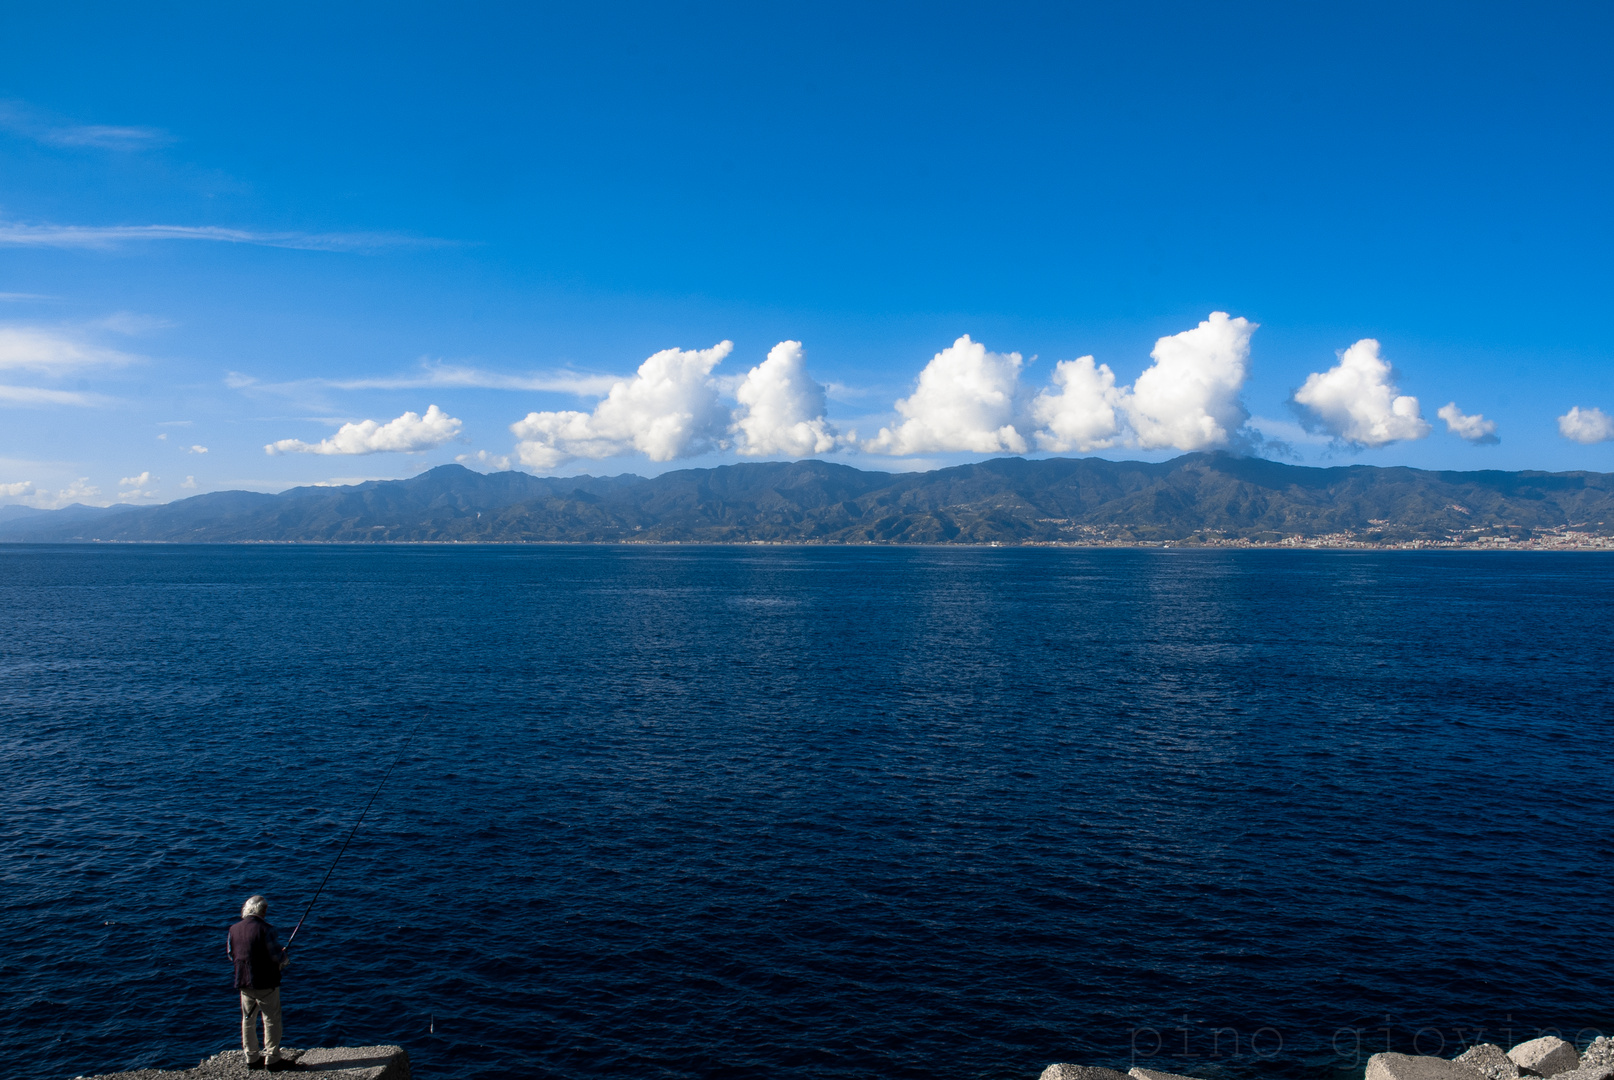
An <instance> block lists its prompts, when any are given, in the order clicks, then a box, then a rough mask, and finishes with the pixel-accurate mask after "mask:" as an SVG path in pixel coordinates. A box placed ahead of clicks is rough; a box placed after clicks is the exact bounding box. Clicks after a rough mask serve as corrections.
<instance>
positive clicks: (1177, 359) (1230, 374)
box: [1121, 311, 1257, 450]
mask: <svg viewBox="0 0 1614 1080" xmlns="http://www.w3.org/2000/svg"><path fill="white" fill-rule="evenodd" d="M1256 326H1257V324H1256V323H1252V322H1250V321H1249V320H1248V319H1243V318H1239V319H1234V318H1229V317H1228V314H1227V313H1226V312H1225V311H1213V312H1211V314H1210V318H1208V319H1206V320H1205V321H1204V322H1202V323H1200V324H1199V325H1198V326H1196V327H1195V328H1194V329H1192V330H1184V331H1183V332H1182V333H1180V334H1173V335H1171V336H1170V337H1163V338H1161V339H1160V340H1158V341H1156V342H1155V345H1154V349H1153V350H1152V351H1151V352H1150V353H1149V355H1150V356H1151V357H1153V358H1154V363H1153V364H1152V365H1151V366H1150V367H1149V368H1148V370H1146V371H1145V372H1144V373H1143V374H1141V375H1139V376H1138V378H1137V381H1136V382H1135V383H1133V385H1132V389H1131V390H1130V391H1128V392H1125V393H1124V395H1123V398H1122V402H1121V407H1122V408H1123V409H1124V410H1125V411H1126V415H1127V419H1128V420H1130V421H1131V423H1132V429H1133V431H1135V432H1136V433H1137V444H1138V445H1139V446H1141V447H1142V448H1144V449H1145V450H1154V449H1160V448H1162V447H1168V446H1170V447H1175V448H1176V449H1178V450H1209V449H1212V448H1214V447H1218V446H1226V445H1227V444H1228V443H1229V442H1230V441H1231V440H1232V438H1233V433H1234V432H1235V431H1237V430H1238V429H1239V428H1240V427H1242V426H1243V425H1244V421H1246V420H1248V419H1249V417H1250V414H1249V412H1248V411H1247V410H1246V409H1245V408H1244V403H1243V402H1242V401H1240V400H1239V391H1240V390H1241V389H1243V387H1244V379H1245V377H1246V376H1247V375H1248V374H1249V360H1250V335H1251V334H1253V333H1255V330H1256Z"/></svg>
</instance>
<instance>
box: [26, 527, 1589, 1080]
mask: <svg viewBox="0 0 1614 1080" xmlns="http://www.w3.org/2000/svg"><path fill="white" fill-rule="evenodd" d="M1611 691H1614V554H1599V553H1554V552H1545V553H1530V552H1514V553H1509V552H1454V551H1448V552H1376V551H1339V552H1327V551H1284V550H1242V551H1226V550H1221V551H1214V550H1180V549H1177V550H1173V549H1149V550H1122V549H1067V550H1050V549H1021V548H954V547H698V546H497V545H494V546H460V545H456V546H447V545H441V546H439V545H422V546H351V547H343V546H312V545H310V546H278V545H276V546H270V545H242V546H184V545H175V546H160V545H142V546H112V545H103V546H70V545H63V546H21V545H10V546H5V547H0V1072H3V1073H4V1075H6V1076H14V1077H19V1078H27V1080H56V1078H62V1080H65V1078H68V1077H73V1076H78V1075H81V1074H92V1073H98V1072H107V1071H113V1070H125V1069H135V1068H146V1067H165V1068H182V1067H188V1066H194V1065H195V1064H196V1063H197V1062H198V1061H199V1060H200V1059H202V1058H203V1057H206V1056H208V1055H210V1054H214V1053H217V1052H219V1051H221V1050H225V1049H230V1048H232V1047H237V1046H238V1045H239V1042H238V1012H237V1004H236V999H235V995H234V992H233V990H232V989H231V986H232V983H231V968H230V965H229V963H228V961H227V959H226V957H225V952H224V942H225V932H226V929H227V928H228V926H229V925H230V923H231V922H232V921H234V919H235V917H236V915H237V913H238V912H239V910H240V907H241V904H242V901H243V900H245V899H246V898H247V897H248V896H249V895H251V894H254V893H261V894H263V895H264V896H266V897H268V900H269V921H270V922H271V923H273V924H275V925H276V926H277V927H278V928H279V933H280V937H281V940H282V941H284V940H286V938H287V936H288V935H289V934H290V933H291V931H292V929H293V927H294V926H296V925H297V924H298V922H299V920H304V921H303V922H302V928H301V930H300V932H299V933H298V935H297V938H296V941H295V943H294V944H293V945H292V948H291V953H292V955H293V957H294V959H293V963H292V965H291V967H290V968H289V969H288V970H287V972H286V982H285V986H284V988H283V991H282V994H283V999H284V1009H285V1029H286V1034H285V1041H286V1043H287V1044H288V1045H289V1046H294V1047H307V1046H323V1045H338V1044H340V1045H369V1044H375V1043H398V1044H401V1045H403V1046H404V1047H406V1048H407V1049H408V1051H409V1055H410V1058H411V1061H412V1063H413V1067H414V1071H415V1075H416V1076H417V1077H419V1078H421V1080H473V1078H475V1080H481V1078H487V1080H493V1078H499V1080H506V1078H510V1077H526V1076H532V1077H592V1076H633V1077H636V1078H668V1080H672V1078H691V1080H693V1078H703V1080H716V1078H762V1077H769V1078H777V1077H782V1076H791V1077H809V1078H811V1077H848V1078H851V1077H858V1078H863V1077H881V1078H914V1080H921V1078H922V1080H934V1078H936V1077H943V1076H945V1077H949V1078H991V1080H1035V1078H1036V1077H1037V1076H1038V1074H1039V1073H1040V1072H1041V1071H1042V1069H1043V1068H1044V1067H1046V1066H1047V1065H1048V1064H1050V1063H1052V1062H1061V1061H1062V1062H1074V1063H1078V1064H1089V1065H1103V1066H1109V1067H1113V1068H1117V1069H1121V1070H1123V1071H1124V1070H1126V1069H1128V1068H1131V1067H1134V1066H1141V1067H1144V1068H1152V1069H1159V1070H1164V1071H1169V1072H1177V1073H1186V1074H1191V1075H1193V1076H1198V1077H1204V1078H1207V1080H1233V1078H1240V1077H1250V1078H1267V1077H1273V1078H1283V1080H1350V1078H1352V1077H1359V1076H1360V1075H1361V1074H1362V1070H1363V1067H1364V1065H1365V1062H1366V1060H1367V1057H1368V1056H1369V1055H1370V1054H1372V1053H1374V1052H1377V1051H1380V1050H1384V1049H1392V1050H1397V1051H1403V1052H1418V1053H1439V1054H1444V1055H1448V1056H1449V1055H1452V1054H1455V1053H1457V1052H1458V1051H1459V1050H1460V1049H1462V1048H1463V1047H1464V1046H1466V1045H1468V1044H1470V1043H1473V1042H1477V1041H1491V1042H1498V1043H1501V1044H1503V1045H1504V1046H1506V1045H1509V1044H1510V1043H1512V1042H1517V1041H1520V1040H1522V1039H1525V1038H1530V1037H1534V1036H1535V1035H1537V1034H1539V1033H1542V1032H1547V1033H1552V1032H1557V1033H1560V1034H1562V1035H1563V1036H1564V1037H1566V1038H1570V1039H1572V1040H1575V1041H1577V1042H1578V1043H1580V1044H1582V1045H1584V1043H1585V1042H1586V1041H1587V1040H1589V1039H1590V1038H1591V1037H1592V1036H1593V1035H1596V1034H1599V1033H1611V1032H1614V886H1611V876H1614V875H1611V869H1614V820H1611V815H1610V807H1611V805H1614V743H1611V735H1614V693H1611ZM372 798H373V800H374V801H373V804H370V803H369V800H371V799H372ZM367 804H369V809H368V813H367V814H364V816H363V818H362V822H361V820H360V818H361V814H363V813H364V811H365V808H366V806H367ZM355 826H357V827H356V828H355ZM349 837H351V843H350V844H349V845H348V846H347V848H346V851H345V854H344V855H342V857H341V859H340V860H339V861H336V862H334V864H333V860H336V858H337V855H338V853H339V852H340V851H341V850H342V848H343V845H344V842H345V841H347V840H348V839H349ZM333 867H334V868H333ZM327 876H328V881H327V882H326V883H325V884H324V889H323V892H319V893H318V898H317V902H313V904H312V908H311V909H310V907H309V905H310V903H311V901H315V896H316V891H317V890H318V889H319V887H320V886H321V883H322V881H325V880H326V879H327ZM305 916H306V919H305V918H304V917H305Z"/></svg>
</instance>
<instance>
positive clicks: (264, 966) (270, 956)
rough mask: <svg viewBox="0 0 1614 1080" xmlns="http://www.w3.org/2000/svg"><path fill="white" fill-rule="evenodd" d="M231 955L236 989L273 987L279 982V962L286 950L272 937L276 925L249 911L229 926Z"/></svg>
mask: <svg viewBox="0 0 1614 1080" xmlns="http://www.w3.org/2000/svg"><path fill="white" fill-rule="evenodd" d="M226 948H227V949H228V950H229V953H230V959H231V960H233V961H235V988H236V989H237V990H273V989H274V988H275V987H277V986H279V985H280V963H281V961H282V960H284V959H285V958H286V951H285V950H284V949H282V948H281V947H280V942H279V941H277V940H276V939H275V928H274V927H272V926H270V925H269V924H268V923H266V922H264V921H263V920H262V919H260V918H258V916H256V915H248V916H247V917H246V918H244V919H242V920H241V921H240V922H238V923H236V924H235V925H234V926H232V927H230V938H229V944H228V945H227V946H226Z"/></svg>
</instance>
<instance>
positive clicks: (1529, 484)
mask: <svg viewBox="0 0 1614 1080" xmlns="http://www.w3.org/2000/svg"><path fill="white" fill-rule="evenodd" d="M1566 529H1577V530H1580V531H1582V532H1586V533H1593V534H1600V535H1609V534H1610V533H1614V475H1610V474H1607V473H1595V472H1568V473H1547V472H1493V471H1486V472H1430V471H1425V470H1420V469H1408V468H1379V467H1374V466H1368V465H1351V466H1343V467H1339V468H1327V469H1321V468H1306V467H1300V466H1295V465H1284V464H1280V463H1277V462H1272V461H1266V460H1262V459H1259V458H1245V457H1235V456H1233V455H1229V454H1223V453H1208V454H1187V455H1184V456H1182V457H1178V458H1174V459H1172V460H1170V461H1164V462H1158V463H1149V462H1139V461H1107V460H1103V459H1100V458H1078V459H1070V458H1049V459H1043V460H1036V461H1028V460H1025V459H1023V458H998V459H994V460H990V461H984V462H980V463H978V464H973V465H960V466H957V467H954V468H948V469H938V470H935V471H933V472H923V473H883V472H865V471H863V470H859V469H854V468H851V467H849V466H846V465H839V464H835V463H832V462H825V461H816V460H811V461H796V462H758V463H745V464H738V465H724V466H720V467H718V468H711V469H682V470H678V471H674V472H668V473H663V474H661V475H660V476H655V477H649V478H646V477H640V476H632V475H624V476H613V477H593V476H570V477H539V476H531V475H528V474H526V473H521V472H502V473H488V474H483V473H477V472H473V471H471V470H470V469H466V468H463V467H461V466H459V465H442V466H439V467H437V468H435V469H432V470H430V471H428V472H425V473H422V474H421V475H419V476H416V477H413V478H411V479H408V480H383V481H372V482H369V483H363V484H356V485H353V486H350V487H301V488H293V489H291V490H289V491H285V492H281V493H280V494H277V495H270V494H263V493H260V492H251V491H220V492H214V493H211V494H207V495H197V496H195V497H193V498H189V499H181V500H178V501H176V502H171V503H167V504H164V505H160V506H139V507H136V506H113V507H88V506H71V507H67V508H65V509H61V510H48V511H47V510H35V509H31V508H24V507H8V508H6V511H5V513H4V514H3V515H0V541H4V542H33V543H38V542H72V541H94V540H100V541H148V542H151V541H165V542H206V543H230V542H246V541H282V542H284V541H303V542H347V543H353V542H358V543H374V542H421V541H472V542H494V543H499V542H503V543H509V542H517V543H520V542H661V543H672V542H682V543H746V542H781V543H837V544H844V543H897V544H901V543H925V544H938V543H940V544H946V543H963V544H983V543H1003V544H1020V543H1079V544H1080V543H1089V544H1106V543H1108V544H1128V543H1158V542H1162V541H1178V542H1188V543H1194V542H1200V543H1225V542H1255V543H1263V542H1264V543H1273V542H1279V541H1282V540H1284V539H1286V538H1291V537H1300V538H1304V539H1307V540H1316V539H1318V538H1326V537H1334V538H1342V539H1349V540H1352V541H1356V542H1368V543H1406V542H1411V541H1443V542H1449V541H1452V540H1465V539H1466V540H1472V539H1479V538H1485V537H1497V536H1508V537H1511V538H1514V539H1519V538H1528V537H1530V536H1533V535H1537V534H1540V533H1542V532H1548V531H1554V530H1556V531H1558V532H1562V531H1564V530H1566Z"/></svg>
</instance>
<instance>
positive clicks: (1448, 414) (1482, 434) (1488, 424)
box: [1435, 401, 1502, 443]
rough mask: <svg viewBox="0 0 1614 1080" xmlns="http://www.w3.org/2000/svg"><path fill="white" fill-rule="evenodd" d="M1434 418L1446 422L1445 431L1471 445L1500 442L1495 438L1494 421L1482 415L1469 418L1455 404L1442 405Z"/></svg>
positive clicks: (1452, 402)
mask: <svg viewBox="0 0 1614 1080" xmlns="http://www.w3.org/2000/svg"><path fill="white" fill-rule="evenodd" d="M1435 415H1436V416H1438V417H1440V418H1441V419H1442V420H1444V421H1446V430H1447V431H1448V432H1450V433H1451V434H1453V435H1456V436H1457V437H1458V438H1461V439H1467V440H1468V441H1469V442H1471V443H1498V442H1501V441H1502V440H1500V439H1498V438H1497V437H1496V421H1495V420H1487V419H1485V416H1484V414H1482V413H1475V414H1474V415H1473V416H1469V415H1468V414H1467V413H1465V412H1463V410H1461V409H1459V408H1458V407H1457V402H1455V401H1448V402H1447V403H1446V404H1444V405H1442V406H1441V407H1440V409H1439V411H1438V412H1436V413H1435Z"/></svg>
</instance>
